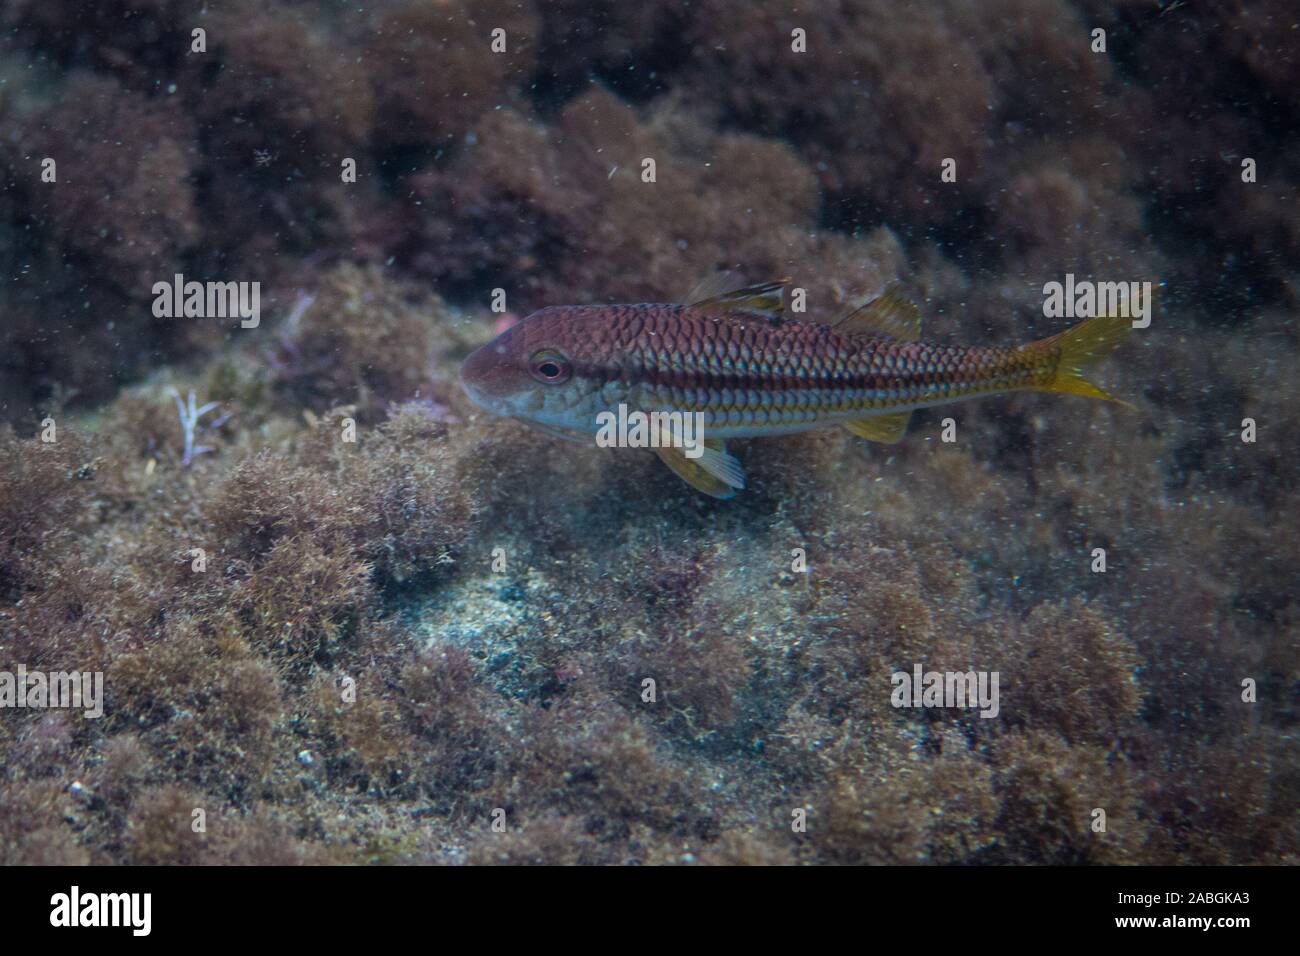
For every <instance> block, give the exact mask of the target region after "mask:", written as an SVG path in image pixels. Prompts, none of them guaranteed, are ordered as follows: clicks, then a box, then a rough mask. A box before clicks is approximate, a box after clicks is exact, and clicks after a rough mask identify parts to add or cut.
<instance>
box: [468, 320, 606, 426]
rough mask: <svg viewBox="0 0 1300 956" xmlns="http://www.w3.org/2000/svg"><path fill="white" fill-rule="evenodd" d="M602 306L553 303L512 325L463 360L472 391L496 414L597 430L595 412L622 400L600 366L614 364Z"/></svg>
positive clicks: (475, 398)
mask: <svg viewBox="0 0 1300 956" xmlns="http://www.w3.org/2000/svg"><path fill="white" fill-rule="evenodd" d="M601 311H602V310H601V309H600V308H599V307H586V306H582V307H570V306H557V307H551V308H546V309H542V310H541V311H538V312H534V313H533V314H532V315H530V316H528V317H527V318H526V319H524V320H523V321H522V322H519V323H517V324H515V325H513V326H511V327H510V328H508V329H506V330H505V331H504V332H502V333H501V334H500V335H498V336H497V337H496V338H495V339H493V340H492V341H491V342H489V343H487V344H486V345H484V346H482V347H480V348H478V349H476V350H475V351H474V352H471V353H470V355H469V357H468V358H466V359H465V361H464V363H463V364H462V365H461V368H460V383H461V387H462V388H463V389H464V390H465V394H466V395H468V396H469V397H470V399H471V400H472V401H473V402H474V404H476V405H478V406H479V407H480V408H482V409H485V410H486V411H489V412H491V413H492V414H494V415H502V416H506V417H509V418H517V419H520V420H522V421H525V422H529V423H531V424H535V425H541V426H545V427H548V428H557V429H563V430H566V431H578V432H586V433H595V432H596V431H597V430H598V424H597V420H596V416H597V415H598V414H599V413H600V412H602V411H609V410H613V409H614V408H616V407H617V405H618V402H619V401H620V400H622V397H621V396H620V395H619V391H620V389H619V388H618V386H617V383H614V387H613V388H610V387H608V386H609V385H610V384H611V383H610V382H609V381H607V375H605V374H602V373H601V371H600V370H602V369H606V368H608V367H609V362H608V360H607V359H608V356H607V355H605V352H607V351H608V349H605V350H604V351H602V348H601V346H600V345H599V342H600V340H601V339H602V336H601V335H600V330H601V327H602V323H601V314H600V313H601ZM602 357H604V359H605V360H602Z"/></svg>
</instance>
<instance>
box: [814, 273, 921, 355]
mask: <svg viewBox="0 0 1300 956" xmlns="http://www.w3.org/2000/svg"><path fill="white" fill-rule="evenodd" d="M834 328H836V329H838V330H839V331H841V332H845V333H847V334H850V335H867V336H870V335H874V336H884V337H885V338H890V339H895V340H897V341H899V342H915V341H916V340H917V339H919V338H920V337H921V310H920V309H918V308H917V307H916V303H915V302H913V301H912V300H911V299H909V298H908V297H907V296H905V295H903V293H902V291H901V290H900V289H899V288H898V286H894V288H892V289H889V290H888V291H886V292H885V293H884V294H883V295H881V296H879V297H877V298H875V299H873V300H871V301H870V302H868V303H867V304H866V305H863V306H859V307H858V308H856V309H854V310H853V311H852V312H850V313H849V314H848V315H846V316H844V318H842V319H840V320H839V321H838V322H836V323H835V325H834Z"/></svg>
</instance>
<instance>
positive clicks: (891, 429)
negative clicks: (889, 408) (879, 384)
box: [844, 412, 912, 445]
mask: <svg viewBox="0 0 1300 956" xmlns="http://www.w3.org/2000/svg"><path fill="white" fill-rule="evenodd" d="M911 420H912V413H911V412H894V413H892V414H889V415H873V416H872V417H871V418H859V419H858V420H857V421H854V422H845V423H844V427H845V428H847V429H848V430H849V431H851V432H853V434H855V435H857V436H858V437H859V438H865V439H867V440H868V441H878V442H883V443H884V444H886V445H893V444H896V443H898V442H900V441H902V440H903V435H904V434H905V433H906V432H907V423H908V422H910V421H911Z"/></svg>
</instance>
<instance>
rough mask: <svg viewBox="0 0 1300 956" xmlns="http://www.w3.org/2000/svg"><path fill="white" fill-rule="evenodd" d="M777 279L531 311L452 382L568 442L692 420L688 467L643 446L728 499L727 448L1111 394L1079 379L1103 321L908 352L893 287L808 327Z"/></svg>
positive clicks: (1121, 330) (733, 473)
mask: <svg viewBox="0 0 1300 956" xmlns="http://www.w3.org/2000/svg"><path fill="white" fill-rule="evenodd" d="M717 282H718V280H713V284H714V285H716V284H717ZM787 283H788V280H784V281H781V282H769V283H765V284H762V285H755V286H747V287H745V288H740V289H734V290H731V291H725V292H721V293H719V294H716V295H715V294H711V290H708V289H702V290H701V291H698V292H696V293H694V294H692V296H691V297H690V298H689V299H688V304H686V305H671V304H645V305H608V306H556V307H551V308H546V309H542V310H540V311H538V312H534V313H533V314H532V315H530V316H528V318H526V319H524V320H523V321H522V322H520V323H519V324H518V325H515V326H513V327H512V328H510V329H507V330H506V331H505V332H503V333H502V334H501V335H500V336H498V337H497V338H496V339H494V340H493V341H492V342H489V343H488V344H487V345H485V346H483V347H482V348H480V349H478V350H477V351H475V352H474V353H473V354H471V355H470V356H469V357H468V358H467V359H466V360H465V364H464V366H463V367H462V369H461V382H462V384H463V386H464V388H465V391H466V393H467V394H468V395H469V396H470V398H471V399H473V400H474V401H475V402H476V403H477V404H478V405H480V406H482V407H483V408H485V409H487V410H488V411H491V412H493V413H495V414H498V415H508V416H511V417H515V418H519V419H522V420H524V421H527V422H529V423H530V424H533V425H536V426H539V427H542V428H544V429H546V430H548V431H551V432H554V433H558V434H560V435H563V436H565V437H576V438H579V439H582V437H583V436H590V435H594V434H596V432H597V431H598V430H599V424H598V421H599V419H598V416H601V414H602V413H613V414H617V413H618V410H619V407H620V406H623V409H624V411H625V412H626V411H628V410H631V411H635V412H641V413H646V414H650V413H655V412H659V413H665V412H685V413H698V415H699V418H698V419H696V420H697V421H699V422H700V423H701V424H702V426H703V430H704V434H705V441H704V446H705V447H704V448H703V450H702V453H701V454H699V457H689V456H688V455H687V454H685V453H683V449H682V448H681V447H680V446H679V445H678V446H676V447H659V448H656V449H655V450H656V451H657V452H658V454H659V456H660V458H662V459H663V460H664V462H665V463H666V464H667V465H668V466H669V467H670V468H672V469H673V471H675V472H676V473H677V474H678V475H679V476H681V477H682V478H683V479H685V480H686V481H687V482H689V483H690V484H691V485H693V486H694V487H695V488H697V489H699V490H700V491H703V492H705V493H707V494H710V495H714V496H715V497H719V498H729V497H731V496H732V495H733V494H735V492H736V491H737V490H739V489H740V488H743V487H744V473H743V471H742V470H741V468H740V466H739V463H738V462H737V461H736V460H735V458H733V457H732V456H730V455H728V454H727V452H726V449H725V447H724V443H725V441H726V440H727V439H728V438H739V437H751V436H765V435H785V434H791V433H793V432H799V431H806V430H807V429H810V428H823V427H827V426H831V425H842V426H844V427H846V428H848V429H849V430H850V431H852V432H853V433H854V434H856V435H859V436H861V437H863V438H868V439H871V440H873V441H881V442H896V441H899V440H900V439H901V438H902V437H903V433H904V432H905V431H906V429H907V423H908V419H909V418H910V416H911V413H912V411H913V409H917V408H925V407H927V406H931V405H946V404H949V403H952V402H959V401H964V400H966V399H971V398H978V397H981V396H984V395H995V394H999V393H1003V392H1013V391H1026V390H1028V391H1043V392H1059V393H1063V394H1069V395H1085V396H1089V397H1092V398H1101V399H1111V396H1110V395H1108V394H1107V393H1106V392H1104V391H1102V390H1101V389H1100V388H1098V387H1097V386H1096V385H1093V384H1092V383H1091V382H1089V381H1088V380H1087V379H1085V378H1084V377H1083V374H1082V369H1083V368H1085V367H1086V366H1088V365H1090V364H1091V363H1093V362H1095V361H1097V360H1098V359H1100V358H1101V357H1102V356H1104V355H1105V354H1106V353H1108V352H1109V351H1110V350H1111V349H1112V348H1114V347H1115V346H1116V345H1118V344H1119V342H1120V341H1121V340H1122V339H1123V337H1124V336H1125V335H1127V334H1128V332H1129V331H1130V329H1131V327H1132V323H1131V322H1130V320H1129V319H1127V318H1122V317H1120V316H1103V317H1099V318H1095V319H1089V320H1087V321H1085V322H1083V323H1081V324H1080V325H1077V326H1075V327H1074V328H1072V329H1069V330H1068V331H1066V332H1062V333H1061V334H1059V335H1055V336H1052V337H1051V338H1047V339H1042V340H1040V341H1038V342H1033V343H1030V344H1028V345H1024V346H1021V347H1019V348H1003V347H985V346H965V345H933V344H927V343H923V342H919V341H917V339H918V338H919V335H920V326H921V320H920V313H919V312H918V311H917V309H916V307H915V306H914V305H913V304H912V303H911V302H909V301H908V300H907V299H906V298H904V297H903V296H902V295H900V294H899V293H898V292H897V291H891V292H888V293H886V294H885V295H883V296H881V297H880V298H878V299H876V300H875V301H873V302H871V303H869V304H867V305H865V306H863V307H862V308H860V309H858V310H857V311H855V312H852V313H850V314H849V315H847V316H845V317H844V318H843V319H841V320H840V321H838V322H836V323H835V324H834V325H821V324H816V323H813V322H804V321H786V320H784V319H783V307H784V302H783V291H784V287H785V286H786V285H787ZM664 444H665V445H667V444H668V442H664Z"/></svg>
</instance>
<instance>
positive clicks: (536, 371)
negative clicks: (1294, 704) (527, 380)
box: [528, 349, 573, 385]
mask: <svg viewBox="0 0 1300 956" xmlns="http://www.w3.org/2000/svg"><path fill="white" fill-rule="evenodd" d="M528 368H529V371H531V372H532V373H533V378H535V379H537V380H538V381H539V382H545V383H546V384H547V385H559V384H560V383H561V382H567V381H568V380H569V376H570V375H571V374H573V368H572V366H571V365H570V364H569V360H568V359H566V358H565V357H564V356H563V355H561V354H560V353H559V352H557V351H555V349H542V350H541V351H540V352H534V353H533V357H532V358H531V359H529V361H528Z"/></svg>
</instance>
